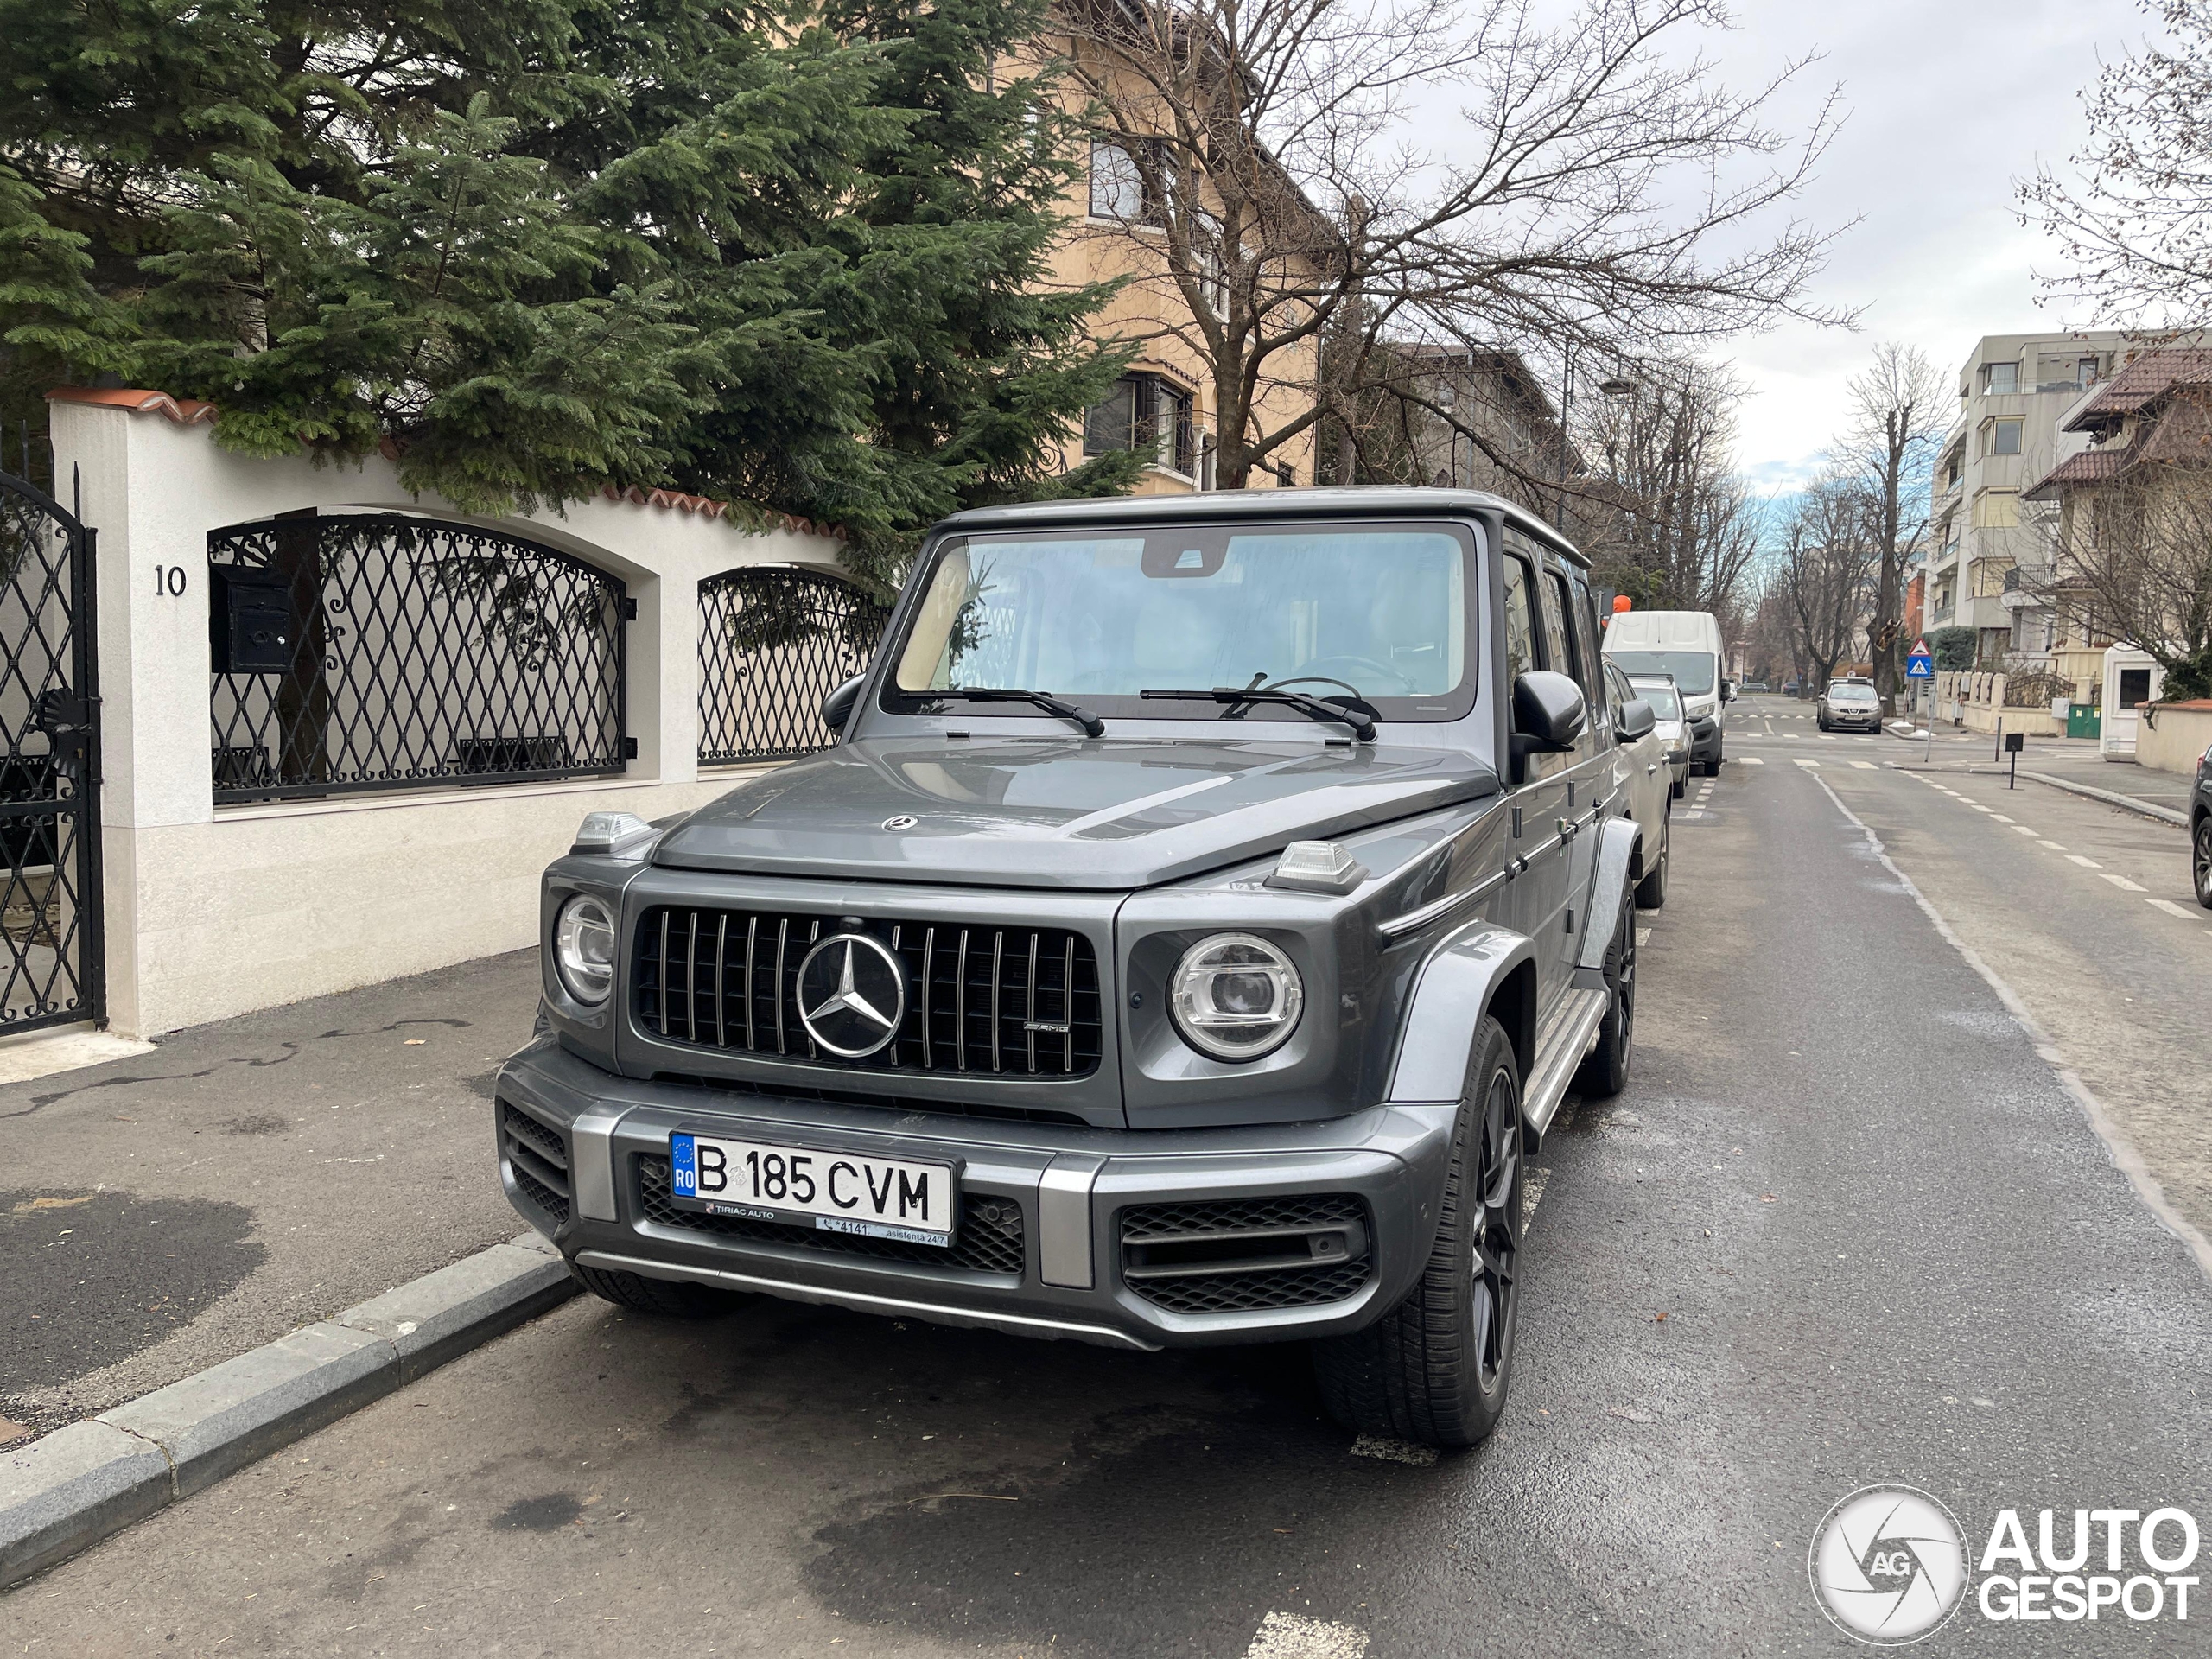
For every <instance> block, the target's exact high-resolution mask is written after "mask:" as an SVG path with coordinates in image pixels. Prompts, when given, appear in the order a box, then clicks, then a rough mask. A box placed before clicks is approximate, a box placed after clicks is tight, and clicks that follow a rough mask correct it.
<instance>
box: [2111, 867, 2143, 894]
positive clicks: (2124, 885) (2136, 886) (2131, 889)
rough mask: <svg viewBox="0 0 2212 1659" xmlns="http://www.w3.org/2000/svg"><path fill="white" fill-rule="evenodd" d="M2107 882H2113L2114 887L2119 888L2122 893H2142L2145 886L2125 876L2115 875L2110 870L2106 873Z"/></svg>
mask: <svg viewBox="0 0 2212 1659" xmlns="http://www.w3.org/2000/svg"><path fill="white" fill-rule="evenodd" d="M2105 880H2107V881H2109V882H2111V883H2112V884H2113V886H2114V887H2118V888H2119V889H2120V891H2121V892H2122V893H2140V892H2142V891H2143V884H2142V883H2141V882H2139V881H2131V880H2128V879H2127V878H2126V876H2124V875H2114V874H2113V873H2112V872H2111V871H2110V870H2107V871H2106V872H2105Z"/></svg>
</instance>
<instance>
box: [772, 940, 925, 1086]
mask: <svg viewBox="0 0 2212 1659" xmlns="http://www.w3.org/2000/svg"><path fill="white" fill-rule="evenodd" d="M798 1018H799V1023H800V1024H801V1025H803V1026H804V1027H806V1034H807V1035H808V1036H810V1037H811V1038H813V1039H814V1040H815V1041H816V1042H817V1043H819V1044H820V1045H821V1046H823V1048H826V1049H828V1050H829V1052H831V1053H832V1054H835V1055H836V1056H837V1057H838V1058H840V1059H846V1060H864V1059H866V1058H868V1056H869V1055H871V1054H874V1053H876V1052H879V1051H880V1050H881V1049H883V1048H884V1047H885V1046H887V1045H888V1044H889V1043H890V1041H891V1039H893V1038H894V1037H896V1036H897V1035H898V1034H899V1021H900V1020H904V1019H905V1018H906V964H905V963H902V962H900V961H899V958H898V957H895V956H893V954H892V953H891V950H890V947H889V946H887V945H886V944H883V943H882V942H881V941H880V940H878V939H873V938H869V937H868V935H867V934H865V933H833V934H831V935H830V936H829V938H826V939H824V940H823V941H822V942H821V943H820V944H817V945H816V946H815V947H814V949H813V950H810V951H808V952H807V953H806V957H805V960H804V961H803V962H801V963H799V965H798Z"/></svg>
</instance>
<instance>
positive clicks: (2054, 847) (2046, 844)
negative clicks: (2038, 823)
mask: <svg viewBox="0 0 2212 1659" xmlns="http://www.w3.org/2000/svg"><path fill="white" fill-rule="evenodd" d="M2036 845H2037V846H2038V847H2043V848H2047V849H2050V851H2052V852H2054V853H2063V852H2064V851H2065V850H2066V849H2065V848H2063V847H2062V846H2060V845H2059V844H2058V843H2057V842H2055V841H2038V842H2036Z"/></svg>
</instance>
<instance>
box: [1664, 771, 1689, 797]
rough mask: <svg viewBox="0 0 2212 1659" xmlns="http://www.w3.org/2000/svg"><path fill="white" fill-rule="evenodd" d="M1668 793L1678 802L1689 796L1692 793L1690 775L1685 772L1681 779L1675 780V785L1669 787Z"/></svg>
mask: <svg viewBox="0 0 2212 1659" xmlns="http://www.w3.org/2000/svg"><path fill="white" fill-rule="evenodd" d="M1667 792H1668V793H1669V794H1670V795H1672V796H1673V797H1674V798H1675V799H1676V800H1678V801H1679V800H1681V798H1682V797H1683V796H1685V795H1687V794H1688V793H1689V792H1690V775H1689V773H1688V772H1683V773H1682V775H1681V777H1679V778H1677V779H1675V781H1674V782H1673V783H1671V784H1669V785H1667Z"/></svg>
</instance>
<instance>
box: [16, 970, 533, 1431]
mask: <svg viewBox="0 0 2212 1659" xmlns="http://www.w3.org/2000/svg"><path fill="white" fill-rule="evenodd" d="M536 1004H537V963H536V959H535V956H534V953H532V952H530V951H520V952H517V953H515V954H513V955H512V956H505V957H492V958H489V959H487V960H485V961H481V962H474V963H463V964H461V966H459V967H455V968H449V969H441V970H439V971H438V972H436V973H432V974H424V975H421V976H417V977H415V978H412V979H404V980H397V981H393V982H389V983H385V984H381V985H374V986H371V987H368V988H365V989H362V990H359V991H353V992H348V993H346V994H345V995H339V996H329V997H321V998H318V999H315V1000H314V1001H306V1002H298V1003H294V1004H292V1005H290V1006H289V1007H281V1008H274V1009H269V1010H266V1011H264V1012H262V1013H259V1014H247V1015H244V1016H242V1017H240V1018H238V1019H236V1020H224V1021H222V1022H220V1023H219V1024H216V1025H211V1026H203V1027H196V1028H194V1029H193V1030H190V1031H186V1032H181V1033H176V1034H175V1035H174V1036H170V1037H167V1038H163V1039H162V1040H161V1041H160V1042H159V1044H158V1045H157V1046H156V1047H155V1048H154V1049H153V1051H152V1052H148V1053H143V1054H138V1055H136V1056H133V1057H131V1058H125V1059H120V1060H115V1061H111V1062H109V1063H107V1064H105V1065H95V1066H90V1067H86V1068H84V1069H82V1070H79V1071H67V1072H63V1073H60V1074H59V1075H56V1076H53V1077H42V1078H39V1079H36V1080H35V1081H31V1082H26V1083H16V1084H7V1085H6V1086H4V1087H0V1171H4V1172H5V1173H4V1174H0V1284H4V1285H5V1286H6V1287H7V1306H8V1312H9V1317H8V1318H7V1319H5V1320H0V1446H6V1445H10V1444H11V1443H16V1444H20V1443H21V1442H22V1441H24V1440H27V1439H28V1438H29V1436H31V1435H33V1434H35V1433H43V1432H45V1431H47V1430H49V1429H53V1428H55V1427H60V1426H61V1425H63V1424H66V1423H70V1422H73V1421H78V1420H79V1419H81V1418H84V1417H87V1416H90V1415H91V1414H93V1413H96V1412H99V1411H104V1410H106V1409H108V1408H111V1407H113V1406H116V1405H118V1404H120V1403H121V1402H124V1401H127V1400H130V1399H133V1398H135V1397H137V1396H138V1395H143V1394H145V1393H146V1392H148V1391H149V1390H151V1389H157V1388H162V1387H164V1386H166V1385H168V1384H169V1383H175V1382H176V1381H178V1380H179V1379H181V1378H183V1377H185V1376H189V1375H190V1374H192V1373H194V1372H197V1371H200V1370H203V1369H204V1368H206V1367H207V1366H210V1365H213V1364H217V1363H220V1362H223V1361H226V1360H229V1359H232V1357H235V1356H238V1355H240V1354H242V1353H244V1352H245V1351H247V1350H249V1349H251V1348H255V1347H257V1346H258V1345H259V1344H264V1343H267V1342H270V1341H271V1340H273V1339H275V1338H278V1337H282V1336H284V1335H286V1334H287V1333H288V1332H294V1331H296V1330H297V1329H299V1328H300V1327H301V1326H302V1325H308V1324H310V1323H312V1322H314V1321H315V1320H318V1319H327V1318H329V1317H330V1316H331V1315H332V1314H334V1313H338V1312H339V1311H340V1310H343V1309H345V1308H347V1307H350V1306H353V1305H354V1304H356V1303H359V1302H362V1301H365V1300H368V1299H370V1298H372V1297H376V1296H378V1295H379V1294H382V1293H384V1292H385V1291H387V1290H390V1289H391V1288H392V1287H395V1286H398V1285H401V1284H404V1283H405V1282H406V1281H410V1280H413V1279H415V1278H416V1277H418V1276H419V1275H421V1274H426V1273H429V1272H430V1271H432V1270H434V1269H436V1268H442V1267H446V1266H448V1264H450V1263H453V1262H457V1261H459V1260H460V1259H461V1257H463V1256H466V1255H470V1254H472V1253H473V1252H475V1251H478V1250H480V1249H485V1248H486V1247H488V1246H491V1245H493V1244H497V1243H501V1242H503V1241H505V1240H508V1239H512V1238H513V1237H514V1236H515V1235H516V1233H517V1231H518V1229H519V1228H520V1226H521V1222H520V1219H519V1218H518V1217H517V1216H516V1214H515V1213H514V1211H513V1210H512V1208H510V1207H509V1205H508V1204H507V1201H506V1199H505V1197H504V1196H503V1195H502V1194H501V1192H500V1191H499V1173H498V1169H497V1166H496V1163H495V1161H494V1158H493V1135H492V1124H491V1106H490V1100H491V1088H492V1077H493V1072H494V1071H496V1070H497V1068H498V1065H499V1058H500V1057H501V1056H503V1055H505V1053H507V1052H510V1051H511V1050H512V1049H514V1048H516V1047H517V1046H519V1045H520V1044H521V1043H522V1042H523V1041H524V1039H526V1038H527V1037H528V1036H529V1034H530V1027H531V1018H532V1015H533V1013H534V1011H535V1007H536Z"/></svg>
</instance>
